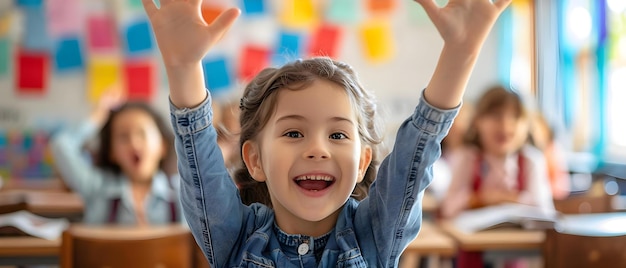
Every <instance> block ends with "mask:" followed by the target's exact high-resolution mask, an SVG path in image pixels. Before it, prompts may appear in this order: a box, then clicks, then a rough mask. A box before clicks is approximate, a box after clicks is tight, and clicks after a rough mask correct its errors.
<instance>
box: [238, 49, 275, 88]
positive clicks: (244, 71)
mask: <svg viewBox="0 0 626 268" xmlns="http://www.w3.org/2000/svg"><path fill="white" fill-rule="evenodd" d="M270 55H271V51H270V49H268V48H263V47H255V46H246V47H244V48H243V52H242V53H241V58H240V59H241V60H240V64H239V68H240V69H239V78H241V79H243V80H245V81H250V80H252V78H254V76H255V75H257V73H259V72H260V71H261V70H263V68H265V67H267V66H268V65H269V62H270Z"/></svg>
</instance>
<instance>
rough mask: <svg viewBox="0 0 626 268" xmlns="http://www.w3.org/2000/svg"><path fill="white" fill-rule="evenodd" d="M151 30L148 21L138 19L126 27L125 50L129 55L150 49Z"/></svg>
mask: <svg viewBox="0 0 626 268" xmlns="http://www.w3.org/2000/svg"><path fill="white" fill-rule="evenodd" d="M151 33H152V30H151V29H150V24H149V23H148V21H145V20H143V21H139V22H136V23H134V24H131V25H130V26H128V28H127V29H126V52H127V53H128V54H130V55H133V54H137V53H142V52H149V51H151V50H152V34H151Z"/></svg>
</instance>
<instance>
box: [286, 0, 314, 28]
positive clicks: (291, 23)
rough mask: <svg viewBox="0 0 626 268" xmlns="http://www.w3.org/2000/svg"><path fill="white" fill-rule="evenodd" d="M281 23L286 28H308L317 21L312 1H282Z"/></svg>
mask: <svg viewBox="0 0 626 268" xmlns="http://www.w3.org/2000/svg"><path fill="white" fill-rule="evenodd" d="M281 18H282V21H283V23H284V24H285V26H287V27H293V28H302V27H305V28H306V27H310V26H312V25H314V24H315V22H316V21H317V11H316V9H315V3H314V2H313V1H312V0H286V1H283V9H282V16H281Z"/></svg>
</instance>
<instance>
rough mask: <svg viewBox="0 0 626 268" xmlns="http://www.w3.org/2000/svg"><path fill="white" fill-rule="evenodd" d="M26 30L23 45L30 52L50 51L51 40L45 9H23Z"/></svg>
mask: <svg viewBox="0 0 626 268" xmlns="http://www.w3.org/2000/svg"><path fill="white" fill-rule="evenodd" d="M23 11H24V17H25V28H24V31H23V34H24V36H23V38H22V45H23V46H24V48H26V49H28V50H49V49H50V39H49V38H48V30H47V27H46V23H47V21H46V14H45V12H44V9H43V7H25V8H23Z"/></svg>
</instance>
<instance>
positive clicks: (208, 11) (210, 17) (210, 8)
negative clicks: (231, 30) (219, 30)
mask: <svg viewBox="0 0 626 268" xmlns="http://www.w3.org/2000/svg"><path fill="white" fill-rule="evenodd" d="M222 11H224V8H223V7H219V6H215V5H208V4H203V5H202V18H204V21H206V23H209V24H210V23H212V22H213V21H214V20H215V19H217V17H218V16H219V15H220V14H222Z"/></svg>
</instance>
